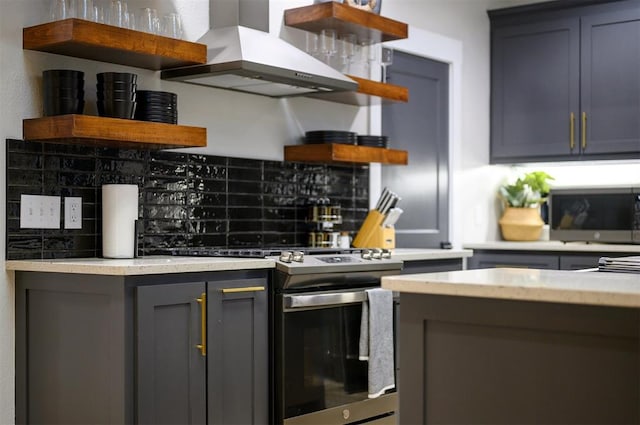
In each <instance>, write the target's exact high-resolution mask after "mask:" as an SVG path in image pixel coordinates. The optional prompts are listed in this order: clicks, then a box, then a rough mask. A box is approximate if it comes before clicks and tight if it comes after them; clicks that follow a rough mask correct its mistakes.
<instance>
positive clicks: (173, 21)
mask: <svg viewBox="0 0 640 425" xmlns="http://www.w3.org/2000/svg"><path fill="white" fill-rule="evenodd" d="M162 35H164V36H166V37H172V38H180V37H182V21H181V19H180V15H179V14H177V13H167V14H166V15H164V17H163V18H162Z"/></svg>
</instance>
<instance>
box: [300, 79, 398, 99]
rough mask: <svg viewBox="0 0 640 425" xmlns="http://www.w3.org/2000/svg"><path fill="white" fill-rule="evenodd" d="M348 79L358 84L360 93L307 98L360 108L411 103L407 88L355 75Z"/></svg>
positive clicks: (328, 94) (342, 93)
mask: <svg viewBox="0 0 640 425" xmlns="http://www.w3.org/2000/svg"><path fill="white" fill-rule="evenodd" d="M347 77H349V78H351V79H352V80H354V81H356V82H357V83H358V91H354V92H331V93H317V94H310V95H307V97H313V98H316V99H323V100H329V101H332V102H338V103H346V104H349V105H358V106H370V105H379V104H381V103H385V104H387V103H402V102H404V103H406V102H408V101H409V89H407V88H406V87H402V86H396V85H394V84H388V83H381V82H379V81H373V80H367V79H365V78H360V77H355V76H353V75H347Z"/></svg>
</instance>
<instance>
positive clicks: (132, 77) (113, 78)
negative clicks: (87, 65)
mask: <svg viewBox="0 0 640 425" xmlns="http://www.w3.org/2000/svg"><path fill="white" fill-rule="evenodd" d="M96 78H97V80H98V83H112V82H120V83H127V84H136V81H137V79H138V76H137V75H136V74H131V73H129V72H101V73H99V74H96Z"/></svg>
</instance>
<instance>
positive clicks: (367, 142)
mask: <svg viewBox="0 0 640 425" xmlns="http://www.w3.org/2000/svg"><path fill="white" fill-rule="evenodd" d="M388 144H389V138H388V137H387V136H365V135H362V136H358V145H360V146H369V147H373V148H386V147H387V146H388Z"/></svg>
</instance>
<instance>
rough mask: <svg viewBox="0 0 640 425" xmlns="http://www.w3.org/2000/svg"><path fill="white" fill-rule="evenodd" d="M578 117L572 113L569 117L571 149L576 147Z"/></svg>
mask: <svg viewBox="0 0 640 425" xmlns="http://www.w3.org/2000/svg"><path fill="white" fill-rule="evenodd" d="M575 125H576V115H575V114H574V113H573V112H572V113H571V115H570V116H569V149H571V150H573V148H575V147H576V130H575Z"/></svg>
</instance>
